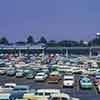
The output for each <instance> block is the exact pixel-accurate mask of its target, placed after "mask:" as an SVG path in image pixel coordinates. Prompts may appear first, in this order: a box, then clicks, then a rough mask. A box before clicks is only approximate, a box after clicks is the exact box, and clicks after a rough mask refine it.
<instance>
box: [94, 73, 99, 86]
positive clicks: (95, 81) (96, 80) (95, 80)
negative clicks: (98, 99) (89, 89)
mask: <svg viewBox="0 0 100 100" xmlns="http://www.w3.org/2000/svg"><path fill="white" fill-rule="evenodd" d="M94 83H95V85H98V84H100V75H99V76H96V77H95V79H94Z"/></svg>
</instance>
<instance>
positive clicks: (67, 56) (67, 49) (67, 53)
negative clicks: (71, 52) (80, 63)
mask: <svg viewBox="0 0 100 100" xmlns="http://www.w3.org/2000/svg"><path fill="white" fill-rule="evenodd" d="M66 57H67V58H68V49H66Z"/></svg>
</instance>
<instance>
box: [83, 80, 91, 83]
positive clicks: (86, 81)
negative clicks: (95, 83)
mask: <svg viewBox="0 0 100 100" xmlns="http://www.w3.org/2000/svg"><path fill="white" fill-rule="evenodd" d="M83 82H84V83H90V82H91V81H90V80H83Z"/></svg>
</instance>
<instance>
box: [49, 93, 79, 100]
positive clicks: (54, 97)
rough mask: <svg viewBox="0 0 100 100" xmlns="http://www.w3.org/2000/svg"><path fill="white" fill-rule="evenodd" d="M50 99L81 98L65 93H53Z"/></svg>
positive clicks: (70, 99)
mask: <svg viewBox="0 0 100 100" xmlns="http://www.w3.org/2000/svg"><path fill="white" fill-rule="evenodd" d="M50 100H80V99H79V98H74V97H71V96H70V95H68V94H65V93H58V94H52V95H51V96H50Z"/></svg>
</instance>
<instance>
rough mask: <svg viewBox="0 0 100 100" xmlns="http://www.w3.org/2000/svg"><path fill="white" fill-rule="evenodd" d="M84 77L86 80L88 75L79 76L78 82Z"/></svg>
mask: <svg viewBox="0 0 100 100" xmlns="http://www.w3.org/2000/svg"><path fill="white" fill-rule="evenodd" d="M84 77H87V78H88V75H80V77H79V81H80V80H81V79H83V78H84Z"/></svg>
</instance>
